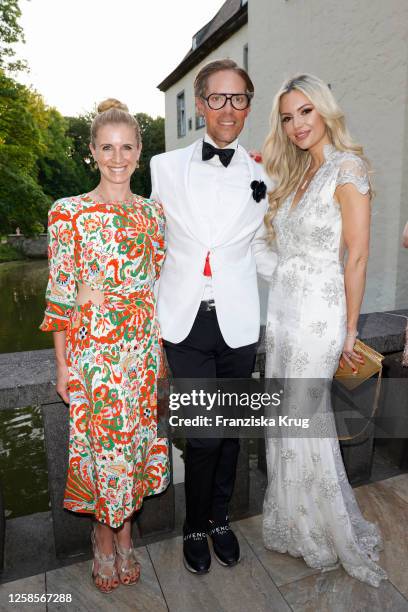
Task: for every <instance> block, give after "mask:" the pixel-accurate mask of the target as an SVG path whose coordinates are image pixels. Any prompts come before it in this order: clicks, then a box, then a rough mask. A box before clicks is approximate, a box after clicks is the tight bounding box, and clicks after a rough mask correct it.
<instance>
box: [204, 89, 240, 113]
mask: <svg viewBox="0 0 408 612" xmlns="http://www.w3.org/2000/svg"><path fill="white" fill-rule="evenodd" d="M201 97H202V99H203V100H205V101H206V102H207V104H208V106H209V107H210V108H211V110H221V109H222V108H224V106H225V105H226V103H227V100H229V101H230V102H231V106H232V108H235V110H245V109H246V108H248V106H249V105H250V103H251V98H252V94H247V93H240V94H226V93H212V94H210V95H209V96H207V97H205V96H201Z"/></svg>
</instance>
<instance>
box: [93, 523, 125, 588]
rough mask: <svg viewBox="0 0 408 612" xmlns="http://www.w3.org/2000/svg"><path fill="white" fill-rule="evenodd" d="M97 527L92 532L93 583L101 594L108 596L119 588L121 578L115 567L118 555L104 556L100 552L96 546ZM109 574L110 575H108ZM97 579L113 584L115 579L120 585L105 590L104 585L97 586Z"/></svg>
mask: <svg viewBox="0 0 408 612" xmlns="http://www.w3.org/2000/svg"><path fill="white" fill-rule="evenodd" d="M95 530H96V526H95V525H94V526H93V528H92V531H91V542H92V550H93V556H94V558H93V561H92V570H91V581H92V583H93V584H94V586H95V587H96V588H97V589H98V591H100V592H101V593H104V594H105V595H108V594H109V593H112V591H114V590H115V589H117V587H118V586H119V576H118V572H117V570H116V565H115V561H116V555H115V553H112V554H111V555H104V554H103V553H101V552H99V549H98V546H97V544H96V533H95ZM95 561H96V562H97V563H98V568H99V569H98V571H97V572H96V574H95V573H94V572H95ZM106 572H109V573H106ZM97 578H101V579H102V580H112V583H113V582H114V580H115V578H116V580H117V582H118V584H117V585H116V586H111V587H110V588H108V589H105V588H104V587H103V586H102V585H100V586H98V585H97V584H96V579H97Z"/></svg>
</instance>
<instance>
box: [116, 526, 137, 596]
mask: <svg viewBox="0 0 408 612" xmlns="http://www.w3.org/2000/svg"><path fill="white" fill-rule="evenodd" d="M114 543H115V547H116V554H117V558H118V557H119V564H118V565H119V567H118V571H119V580H120V582H121V584H124V585H125V586H132V585H133V584H136V583H137V582H139V580H140V569H141V567H140V563H139V561H138V560H137V558H136V552H135V549H134V547H133V542H132V543H131V546H130V548H122V547H121V546H120V545H119V543H118V538H117V535H116V534H115V535H114ZM134 569H137V570H138V573H137V577H136V578H135V579H134V580H131V578H130V574H131V573H132V571H133V570H134ZM126 578H127V579H128V581H127V582H125V581H124V580H125V579H126Z"/></svg>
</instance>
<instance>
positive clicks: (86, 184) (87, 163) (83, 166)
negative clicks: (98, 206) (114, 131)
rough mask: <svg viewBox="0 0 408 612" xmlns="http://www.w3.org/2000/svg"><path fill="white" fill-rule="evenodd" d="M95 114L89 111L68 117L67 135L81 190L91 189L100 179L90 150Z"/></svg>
mask: <svg viewBox="0 0 408 612" xmlns="http://www.w3.org/2000/svg"><path fill="white" fill-rule="evenodd" d="M93 117H94V114H92V113H87V114H86V115H80V116H79V117H66V121H67V124H68V128H67V136H68V137H69V138H70V140H71V152H70V155H71V158H72V160H73V162H74V163H75V166H76V169H77V174H78V180H79V181H80V183H81V187H80V189H79V191H80V192H81V191H82V192H83V193H84V192H86V191H91V190H92V189H93V188H94V187H95V185H96V184H97V183H98V180H99V172H98V170H97V168H96V167H95V165H94V163H93V162H92V156H91V152H90V150H89V140H90V135H89V134H90V129H91V123H92V119H93Z"/></svg>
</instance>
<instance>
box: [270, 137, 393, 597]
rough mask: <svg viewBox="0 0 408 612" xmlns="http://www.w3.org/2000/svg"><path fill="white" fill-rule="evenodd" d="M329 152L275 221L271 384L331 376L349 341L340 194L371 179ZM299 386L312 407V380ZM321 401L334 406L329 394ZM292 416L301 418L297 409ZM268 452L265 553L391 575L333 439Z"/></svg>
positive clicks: (279, 442) (374, 580)
mask: <svg viewBox="0 0 408 612" xmlns="http://www.w3.org/2000/svg"><path fill="white" fill-rule="evenodd" d="M324 154H325V162H324V164H323V165H322V166H321V167H320V168H319V170H318V171H317V173H316V174H315V176H314V177H313V180H312V182H311V183H310V185H309V188H308V190H307V191H306V193H305V194H304V195H303V197H302V199H301V200H300V201H299V203H298V204H297V206H296V207H295V208H294V209H292V210H291V206H292V201H293V198H294V193H293V194H291V195H290V196H289V197H288V198H287V200H286V201H285V202H284V203H283V205H282V206H281V207H280V209H279V210H278V212H277V214H276V216H275V218H274V228H275V232H276V248H277V253H278V263H277V266H276V268H275V271H274V273H273V276H272V281H271V287H270V293H269V300H268V314H267V326H266V372H265V376H266V377H267V378H274V377H278V378H284V379H288V378H289V379H298V380H299V379H309V380H310V379H317V378H326V379H331V378H332V377H333V374H334V372H335V371H336V368H337V365H338V361H339V358H340V354H341V351H342V347H343V344H344V340H345V334H346V301H345V289H344V276H343V266H342V264H341V263H340V249H341V236H342V221H341V213H340V208H339V205H338V203H336V201H335V200H334V192H335V189H336V187H337V186H338V185H343V184H345V183H352V184H353V185H355V186H356V187H357V189H358V190H359V192H360V193H362V194H365V193H367V191H368V189H369V183H368V177H367V170H366V166H365V164H364V162H363V161H362V160H361V159H360V158H359V157H357V156H355V155H353V154H351V153H343V152H340V151H338V150H337V149H335V148H334V147H333V146H332V145H326V146H325V148H324ZM303 383H304V385H305V386H306V390H305V389H303V393H304V401H305V402H306V401H308V398H307V395H308V390H307V384H308V383H307V381H306V380H303ZM311 385H312V383H311ZM310 394H311V395H312V396H313V389H311V390H310ZM309 399H310V397H309ZM321 399H322V398H321ZM323 400H324V401H325V402H326V403H327V402H329V401H330V400H329V397H328V395H327V396H326V397H325V398H323ZM323 400H322V401H323ZM300 403H301V402H300ZM292 408H293V406H292ZM326 408H327V406H326ZM329 410H330V411H331V408H330V404H329ZM294 411H295V412H297V414H296V416H302V415H301V411H302V408H301V406H300V410H299V406H297V407H296V406H295V408H294ZM330 418H332V415H331V417H330ZM266 450H267V468H268V487H267V491H266V496H265V501H264V515H263V537H264V544H265V546H266V548H268V549H271V550H275V551H278V552H281V553H286V552H288V553H289V554H291V555H293V556H295V557H303V559H304V560H305V562H306V563H307V565H309V566H310V567H312V568H319V569H321V570H329V569H333V568H334V567H337V566H338V564H339V563H341V565H342V566H343V567H344V569H345V570H346V571H347V572H348V573H349V574H350V575H351V576H354V577H355V578H358V579H359V580H362V581H363V582H366V583H368V584H370V585H373V586H378V585H379V583H380V582H381V580H382V579H385V578H386V577H387V576H386V573H385V572H384V571H383V570H382V569H381V568H380V567H379V566H378V565H377V564H376V562H375V561H377V560H378V552H379V550H380V548H381V538H380V535H379V532H378V529H377V527H376V525H374V524H372V523H369V522H368V521H366V520H365V519H364V517H363V516H362V514H361V512H360V509H359V507H358V505H357V502H356V499H355V497H354V493H353V490H352V488H351V486H350V484H349V482H348V479H347V475H346V473H345V469H344V465H343V461H342V458H341V454H340V447H339V443H338V440H337V438H336V437H334V436H333V437H321V438H285V437H279V438H270V437H267V438H266Z"/></svg>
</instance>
